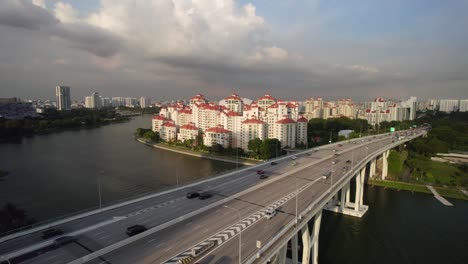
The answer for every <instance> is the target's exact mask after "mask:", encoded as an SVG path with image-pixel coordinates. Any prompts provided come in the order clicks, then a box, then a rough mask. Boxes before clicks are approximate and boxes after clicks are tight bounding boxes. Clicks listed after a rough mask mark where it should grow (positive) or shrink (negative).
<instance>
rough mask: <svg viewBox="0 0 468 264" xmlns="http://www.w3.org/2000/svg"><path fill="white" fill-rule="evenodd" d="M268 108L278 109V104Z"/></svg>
mask: <svg viewBox="0 0 468 264" xmlns="http://www.w3.org/2000/svg"><path fill="white" fill-rule="evenodd" d="M268 108H278V104H276V103H275V104H272V105H270V106H269V107H268Z"/></svg>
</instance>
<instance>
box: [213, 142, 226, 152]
mask: <svg viewBox="0 0 468 264" xmlns="http://www.w3.org/2000/svg"><path fill="white" fill-rule="evenodd" d="M211 151H212V152H214V153H223V152H224V147H223V145H221V144H213V145H211Z"/></svg>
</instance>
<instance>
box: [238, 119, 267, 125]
mask: <svg viewBox="0 0 468 264" xmlns="http://www.w3.org/2000/svg"><path fill="white" fill-rule="evenodd" d="M242 124H264V122H263V121H262V120H259V119H257V118H251V119H247V120H244V121H242Z"/></svg>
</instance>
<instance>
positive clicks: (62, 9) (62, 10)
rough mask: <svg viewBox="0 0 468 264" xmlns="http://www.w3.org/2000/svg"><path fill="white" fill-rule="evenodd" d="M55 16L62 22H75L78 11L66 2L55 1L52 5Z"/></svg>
mask: <svg viewBox="0 0 468 264" xmlns="http://www.w3.org/2000/svg"><path fill="white" fill-rule="evenodd" d="M54 14H55V17H56V18H57V19H58V20H60V22H62V23H76V22H77V21H78V16H79V12H78V11H77V10H75V9H74V8H73V6H72V5H70V4H68V3H62V2H57V3H55V6H54Z"/></svg>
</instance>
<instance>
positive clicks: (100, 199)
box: [98, 170, 104, 209]
mask: <svg viewBox="0 0 468 264" xmlns="http://www.w3.org/2000/svg"><path fill="white" fill-rule="evenodd" d="M101 174H104V171H103V170H102V171H100V172H99V173H98V191H99V209H102V194H101Z"/></svg>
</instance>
